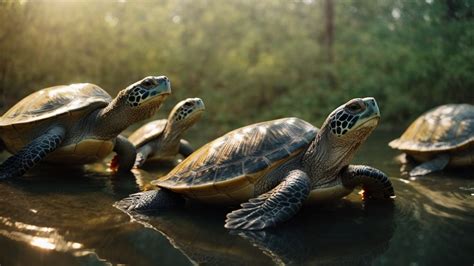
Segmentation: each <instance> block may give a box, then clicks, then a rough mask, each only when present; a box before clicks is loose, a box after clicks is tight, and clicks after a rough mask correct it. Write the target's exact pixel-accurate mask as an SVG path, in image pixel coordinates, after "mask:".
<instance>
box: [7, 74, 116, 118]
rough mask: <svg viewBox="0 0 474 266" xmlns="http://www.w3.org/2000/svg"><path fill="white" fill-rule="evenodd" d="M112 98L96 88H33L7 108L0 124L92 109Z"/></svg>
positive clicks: (92, 86) (71, 86) (83, 84)
mask: <svg viewBox="0 0 474 266" xmlns="http://www.w3.org/2000/svg"><path fill="white" fill-rule="evenodd" d="M111 101H112V97H111V96H110V95H109V94H108V93H107V92H106V91H104V90H103V89H101V88H100V87H98V86H96V85H94V84H89V83H80V84H70V85H63V86H55V87H50V88H45V89H42V90H39V91H36V92H34V93H32V94H30V95H28V96H27V97H25V98H23V99H22V100H21V101H19V102H18V103H17V104H15V105H14V106H13V107H11V108H10V109H9V110H8V111H7V112H6V113H5V114H4V115H3V116H2V117H1V119H0V127H5V126H8V125H17V126H19V125H27V124H29V123H34V122H36V121H40V120H45V119H49V118H53V117H58V116H60V115H70V114H71V113H72V112H78V111H79V110H95V109H98V108H102V107H105V106H107V105H108V104H109V103H110V102H111Z"/></svg>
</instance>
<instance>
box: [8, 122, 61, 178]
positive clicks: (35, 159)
mask: <svg viewBox="0 0 474 266" xmlns="http://www.w3.org/2000/svg"><path fill="white" fill-rule="evenodd" d="M64 135H65V131H64V129H62V128H54V129H52V130H50V131H49V132H48V133H47V134H44V135H42V136H40V137H38V138H36V139H35V140H33V141H32V142H31V143H30V144H28V145H27V146H25V147H24V148H23V149H21V150H20V151H19V152H18V153H16V154H15V155H13V156H11V157H9V158H8V159H7V160H6V161H5V162H3V163H2V164H1V165H0V179H5V178H11V177H17V176H21V175H23V174H24V173H26V171H28V170H29V169H31V168H33V167H34V166H35V165H36V164H37V163H39V162H40V161H41V160H42V159H43V158H44V157H46V155H48V154H49V153H50V152H52V151H54V150H55V149H56V148H58V147H59V145H60V144H61V142H62V140H63V138H64Z"/></svg>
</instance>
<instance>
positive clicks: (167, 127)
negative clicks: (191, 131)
mask: <svg viewBox="0 0 474 266" xmlns="http://www.w3.org/2000/svg"><path fill="white" fill-rule="evenodd" d="M204 110H205V106H204V102H203V101H202V100H201V99H199V98H188V99H185V100H183V101H180V102H179V103H177V104H176V105H175V107H174V108H173V110H171V112H170V114H169V116H168V119H160V120H155V121H151V122H149V123H147V124H145V125H143V126H142V127H140V128H139V129H137V130H136V131H134V132H133V133H132V134H131V135H130V137H128V140H130V142H132V144H133V145H135V148H136V149H137V160H136V161H135V166H136V167H141V166H142V165H143V164H144V163H145V161H146V160H147V159H156V160H172V159H174V158H175V157H176V155H177V154H181V155H182V156H183V157H187V156H189V155H190V154H191V153H193V151H194V149H193V148H192V147H191V145H190V144H189V142H188V141H187V140H185V139H183V138H182V137H183V134H184V132H185V131H186V130H187V129H188V128H190V127H191V126H192V125H194V124H195V123H196V122H197V121H198V120H199V119H200V118H201V115H202V113H203V112H204Z"/></svg>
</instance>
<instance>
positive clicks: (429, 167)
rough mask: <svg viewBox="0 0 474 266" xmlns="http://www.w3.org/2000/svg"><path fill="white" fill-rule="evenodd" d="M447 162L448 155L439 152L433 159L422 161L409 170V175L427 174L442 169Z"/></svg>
mask: <svg viewBox="0 0 474 266" xmlns="http://www.w3.org/2000/svg"><path fill="white" fill-rule="evenodd" d="M448 163H449V155H447V154H440V155H438V156H436V157H435V158H434V159H432V160H430V161H427V162H424V163H422V164H420V165H418V166H417V167H415V168H413V169H412V170H411V171H410V176H420V175H427V174H429V173H432V172H436V171H441V170H443V169H444V168H445V167H446V165H448Z"/></svg>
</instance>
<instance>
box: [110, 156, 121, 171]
mask: <svg viewBox="0 0 474 266" xmlns="http://www.w3.org/2000/svg"><path fill="white" fill-rule="evenodd" d="M109 168H110V170H112V171H114V172H116V171H117V170H118V168H119V162H118V156H117V155H115V156H114V158H112V160H111V161H110V163H109Z"/></svg>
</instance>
